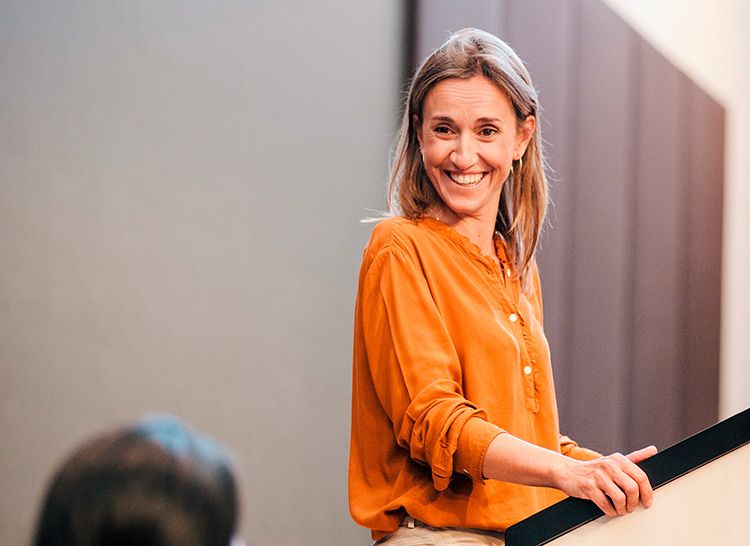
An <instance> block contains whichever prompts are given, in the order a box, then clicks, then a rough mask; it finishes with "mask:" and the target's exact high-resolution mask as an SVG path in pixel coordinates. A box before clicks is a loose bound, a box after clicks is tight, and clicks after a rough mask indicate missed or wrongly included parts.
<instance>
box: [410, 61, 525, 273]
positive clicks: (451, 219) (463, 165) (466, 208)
mask: <svg viewBox="0 0 750 546" xmlns="http://www.w3.org/2000/svg"><path fill="white" fill-rule="evenodd" d="M414 123H415V125H416V126H417V138H418V140H419V145H420V148H421V152H422V160H423V162H424V169H425V172H426V173H427V176H428V177H429V179H430V181H432V184H433V187H434V189H435V191H436V192H437V194H438V196H439V197H440V203H437V204H436V206H435V210H434V211H431V212H434V214H435V216H436V217H437V218H440V219H441V220H443V221H444V222H446V223H448V224H450V225H452V226H453V228H454V229H456V230H457V231H458V232H459V233H464V234H465V235H467V236H468V237H469V240H471V241H472V242H474V243H475V244H477V246H478V247H479V248H480V249H481V250H482V252H483V253H484V254H486V255H487V256H490V257H491V258H492V259H493V260H494V261H496V262H497V261H498V259H497V256H496V255H495V251H494V243H493V235H494V224H495V218H496V217H497V211H498V207H499V204H500V194H501V192H502V189H503V185H504V183H505V180H506V179H507V178H508V175H509V174H510V171H511V170H512V168H513V161H519V163H520V161H521V157H522V156H523V154H524V152H525V151H526V147H527V145H528V143H529V140H531V137H532V136H533V134H534V128H535V118H534V116H531V115H529V116H527V117H526V118H525V119H523V120H521V122H520V123H518V122H517V121H516V115H515V112H514V111H513V106H512V104H511V103H510V100H509V99H508V97H507V96H506V95H505V93H503V92H502V91H501V90H500V88H498V87H497V86H496V85H495V84H493V83H492V82H491V81H489V80H488V79H487V78H485V77H484V76H481V75H477V76H473V77H471V78H469V79H458V78H450V79H447V80H443V81H441V82H440V83H438V84H436V85H435V86H434V87H433V88H432V90H431V91H430V93H429V94H428V95H427V98H426V100H425V103H424V109H423V114H422V117H421V119H420V118H418V117H417V116H416V115H415V119H414ZM487 226H490V227H492V228H493V229H490V230H488V229H486V227H487ZM498 263H499V262H498Z"/></svg>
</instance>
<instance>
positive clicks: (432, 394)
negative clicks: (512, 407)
mask: <svg viewBox="0 0 750 546" xmlns="http://www.w3.org/2000/svg"><path fill="white" fill-rule="evenodd" d="M361 305H362V313H363V319H364V321H365V325H364V326H365V327H364V339H365V346H366V350H367V357H368V358H367V360H368V362H369V366H370V373H371V376H372V380H373V384H374V387H375V390H376V392H377V396H378V399H379V401H380V404H381V405H382V407H383V409H384V410H385V412H386V414H387V415H388V417H389V419H390V420H391V423H392V426H393V432H394V436H395V438H396V441H397V443H398V445H399V446H400V447H402V448H404V449H407V450H408V451H409V455H410V457H411V459H413V460H414V461H417V462H418V463H421V464H424V465H427V466H428V467H429V468H430V470H431V472H432V479H433V484H434V487H435V489H436V490H438V491H442V490H444V489H446V488H447V487H448V484H449V482H450V480H451V478H452V476H453V475H454V472H455V471H456V470H455V469H454V462H455V461H460V464H461V465H462V468H461V469H459V470H458V471H459V472H463V471H464V467H465V469H466V470H468V471H469V472H468V474H470V475H471V476H472V477H474V478H476V479H480V480H481V466H482V464H483V460H484V452H485V451H486V449H487V446H488V445H489V442H491V441H492V438H494V437H495V436H497V434H499V433H500V432H501V430H500V429H499V428H498V427H496V426H495V425H492V424H491V423H489V422H487V421H486V414H485V413H484V411H482V410H481V409H480V408H477V407H476V406H475V405H474V404H473V403H471V402H470V401H469V400H467V399H466V398H465V397H464V395H463V392H462V388H461V384H462V377H461V374H462V372H461V365H460V361H459V357H458V355H457V353H456V349H455V347H454V346H453V343H452V341H451V337H450V335H449V333H448V331H447V328H446V326H445V324H444V321H443V319H442V317H441V315H440V312H439V310H438V309H437V307H436V305H435V303H434V300H433V297H432V294H431V291H430V286H429V283H428V281H427V279H426V278H425V275H424V273H423V271H422V270H421V267H420V263H419V260H418V258H417V257H415V256H412V255H410V254H409V253H408V252H407V251H404V250H403V249H400V248H398V247H396V246H388V247H387V248H384V249H382V250H381V252H380V253H379V254H378V256H376V257H375V259H374V260H373V262H372V263H371V265H370V268H369V270H368V272H367V278H366V280H365V284H364V292H363V293H362V294H361ZM465 473H466V472H465Z"/></svg>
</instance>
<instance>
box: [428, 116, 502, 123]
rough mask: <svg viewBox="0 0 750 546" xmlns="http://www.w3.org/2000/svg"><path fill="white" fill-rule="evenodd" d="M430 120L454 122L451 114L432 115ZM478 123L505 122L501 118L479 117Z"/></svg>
mask: <svg viewBox="0 0 750 546" xmlns="http://www.w3.org/2000/svg"><path fill="white" fill-rule="evenodd" d="M430 121H433V122H435V121H442V122H446V123H454V121H453V118H452V117H450V116H442V115H440V116H431V117H430ZM476 123H497V124H499V125H504V122H503V120H502V119H500V118H491V117H481V118H479V119H477V121H476Z"/></svg>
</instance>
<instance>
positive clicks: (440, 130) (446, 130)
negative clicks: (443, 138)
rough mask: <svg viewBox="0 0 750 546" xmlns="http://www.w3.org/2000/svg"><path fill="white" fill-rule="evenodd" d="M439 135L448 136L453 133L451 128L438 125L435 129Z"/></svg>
mask: <svg viewBox="0 0 750 546" xmlns="http://www.w3.org/2000/svg"><path fill="white" fill-rule="evenodd" d="M433 131H435V132H436V133H437V134H439V135H447V134H448V133H450V132H451V130H450V128H448V127H446V126H445V125H438V126H437V127H435V128H434V129H433Z"/></svg>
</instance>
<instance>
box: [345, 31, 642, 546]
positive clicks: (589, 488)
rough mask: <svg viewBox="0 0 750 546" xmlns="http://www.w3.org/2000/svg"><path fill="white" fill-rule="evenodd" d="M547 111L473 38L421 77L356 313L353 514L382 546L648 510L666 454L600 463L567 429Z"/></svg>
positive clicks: (425, 67) (489, 538)
mask: <svg viewBox="0 0 750 546" xmlns="http://www.w3.org/2000/svg"><path fill="white" fill-rule="evenodd" d="M539 111H540V109H539V105H538V102H537V94H536V91H535V90H534V87H533V85H532V83H531V79H530V77H529V75H528V73H527V71H526V69H525V68H524V66H523V63H522V62H521V61H520V59H519V58H518V57H517V56H516V54H515V53H514V52H513V50H512V49H511V48H510V47H509V46H508V45H507V44H505V43H504V42H502V41H501V40H500V39H498V38H496V37H495V36H492V35H490V34H488V33H486V32H482V31H479V30H476V29H464V30H462V31H459V32H457V33H455V34H454V35H453V36H452V37H451V38H450V39H449V40H448V41H447V42H446V43H445V44H444V45H443V46H442V47H441V48H440V49H438V50H437V51H435V52H434V53H433V54H432V55H431V56H429V57H428V58H427V59H426V60H425V61H424V63H423V64H422V66H421V67H420V68H419V69H418V71H417V73H416V75H415V77H414V79H413V81H412V84H411V88H410V91H409V95H408V97H407V103H406V108H405V111H404V118H403V122H402V125H401V129H400V137H399V141H398V144H397V148H396V154H395V160H394V164H393V167H392V174H391V184H390V189H389V202H390V206H391V211H392V212H393V213H394V216H393V217H392V218H389V219H387V220H384V221H382V222H380V223H379V224H378V225H377V226H376V227H375V229H374V230H373V233H372V237H371V239H370V242H369V244H368V246H367V248H366V250H365V253H364V257H363V262H362V269H361V272H360V278H359V290H358V296H357V305H356V311H355V330H354V372H353V394H352V404H353V413H352V438H351V451H350V463H349V499H350V509H351V512H352V516H353V518H354V519H355V520H356V521H357V522H358V523H360V524H361V525H364V526H366V527H368V528H370V529H371V530H372V536H373V538H374V539H376V540H378V541H379V543H384V544H399V543H403V544H406V543H409V544H421V543H422V542H420V540H425V541H427V542H425V543H429V544H440V543H443V542H446V543H450V544H454V543H455V544H463V543H470V544H502V543H503V542H502V541H503V535H502V531H503V530H504V529H505V528H506V527H508V526H509V525H511V524H513V523H515V522H517V521H519V520H521V519H523V518H525V517H527V516H529V515H531V514H532V513H534V512H537V511H539V510H541V509H543V508H545V507H547V506H548V505H550V504H552V503H554V502H556V501H558V500H560V499H562V498H564V496H565V495H572V496H576V497H580V498H586V499H591V500H593V501H594V502H595V503H596V504H597V505H598V506H599V507H600V508H601V509H602V511H604V512H605V513H606V514H607V515H616V514H624V513H626V512H629V511H632V510H634V509H635V508H636V507H637V506H638V504H639V503H642V504H643V505H644V506H649V505H650V503H651V501H652V490H651V486H650V484H649V482H648V478H647V477H646V475H645V474H644V473H643V472H642V471H641V470H640V469H639V468H638V467H637V466H636V465H635V463H636V462H638V461H640V460H642V459H645V458H646V457H648V456H650V455H652V454H653V453H654V452H655V451H656V449H655V448H654V447H653V446H651V447H648V448H645V449H643V450H640V451H638V452H635V453H632V454H630V455H629V456H628V457H624V456H622V455H619V454H614V455H611V456H609V457H602V456H600V455H599V454H598V453H595V452H593V451H590V450H588V449H585V448H582V447H579V446H577V445H576V444H575V442H573V441H571V440H570V439H568V438H567V437H565V436H561V435H560V432H559V429H558V416H557V407H556V401H555V394H554V387H553V383H552V370H551V367H550V357H549V349H548V346H547V342H546V339H545V337H544V332H543V329H542V300H541V293H540V286H539V275H538V272H537V267H536V264H535V262H534V252H535V249H536V245H537V241H538V238H539V232H540V230H541V227H542V223H543V220H544V214H545V209H546V203H547V183H546V179H545V175H544V170H543V159H542V149H541V144H542V141H541V137H540V132H539V125H538V120H537V117H538V114H539ZM399 214H400V215H399ZM530 486H534V487H530ZM446 537H451V538H446ZM430 541H431V542H430Z"/></svg>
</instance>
